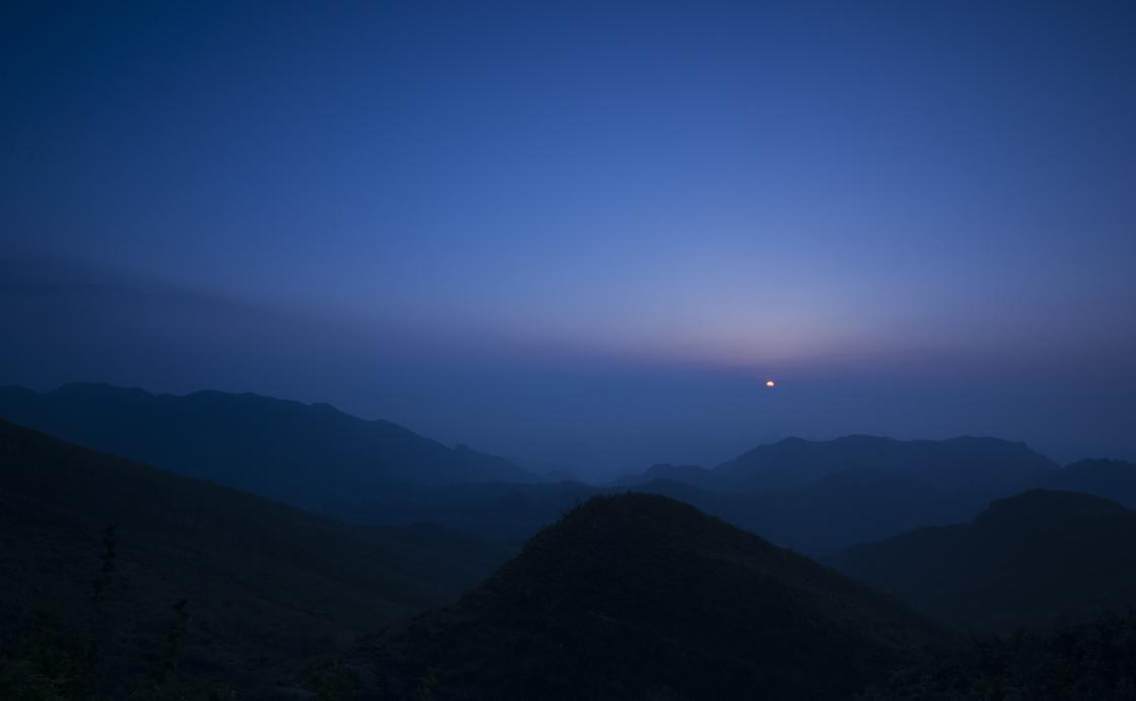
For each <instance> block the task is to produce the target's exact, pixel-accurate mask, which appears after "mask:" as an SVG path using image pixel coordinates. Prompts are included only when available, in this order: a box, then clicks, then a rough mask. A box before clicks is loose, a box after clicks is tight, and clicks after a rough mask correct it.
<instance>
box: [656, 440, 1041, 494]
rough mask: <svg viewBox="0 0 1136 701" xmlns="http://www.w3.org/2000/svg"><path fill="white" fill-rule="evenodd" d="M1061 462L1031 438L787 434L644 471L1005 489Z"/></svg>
mask: <svg viewBox="0 0 1136 701" xmlns="http://www.w3.org/2000/svg"><path fill="white" fill-rule="evenodd" d="M1057 469H1058V465H1057V463H1055V462H1053V461H1052V460H1050V459H1049V458H1046V457H1045V456H1043V455H1041V454H1039V453H1036V452H1034V451H1032V450H1030V449H1029V447H1028V446H1027V445H1026V444H1025V443H1017V442H1012V441H1005V440H1001V439H998V438H987V437H974V436H960V437H958V438H950V439H946V440H940V441H934V440H912V441H903V440H897V439H894V438H885V437H880V436H868V435H850V436H844V437H841V438H836V439H833V440H829V441H809V440H805V439H803V438H785V439H783V440H780V441H777V442H775V443H768V444H764V445H760V446H758V447H756V448H754V449H752V450H750V451H748V452H746V453H743V454H742V455H739V456H738V457H736V458H734V459H733V460H729V461H727V462H724V463H722V464H720V465H718V466H716V467H714V468H711V469H705V468H700V467H698V466H694V465H683V466H673V465H656V466H653V467H652V468H650V469H649V470H648V471H647V472H646V473H645V474H644V477H646V478H648V479H656V478H664V479H671V480H676V481H683V482H688V483H690V484H693V485H695V486H698V487H702V488H706V489H719V490H730V491H739V490H740V491H765V492H769V491H792V490H798V489H803V488H806V487H808V486H810V485H812V484H815V483H817V482H819V481H822V480H824V479H827V478H831V477H833V476H834V475H838V474H842V473H856V472H860V471H865V472H871V473H875V474H888V473H891V474H897V475H903V476H905V477H909V478H913V479H917V480H919V481H921V482H924V483H926V484H928V485H929V486H934V487H942V488H947V489H955V490H958V489H963V490H966V489H973V490H988V489H995V490H1004V489H1013V488H1015V487H1017V486H1021V485H1028V484H1032V483H1034V482H1036V481H1038V480H1041V479H1044V476H1045V475H1046V474H1047V473H1051V472H1055V471H1056V470H1057Z"/></svg>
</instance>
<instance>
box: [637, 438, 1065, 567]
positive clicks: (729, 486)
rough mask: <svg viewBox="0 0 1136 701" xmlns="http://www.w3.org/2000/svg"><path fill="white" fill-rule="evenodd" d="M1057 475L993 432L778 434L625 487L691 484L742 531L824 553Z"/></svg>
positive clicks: (957, 516) (659, 470) (968, 514)
mask: <svg viewBox="0 0 1136 701" xmlns="http://www.w3.org/2000/svg"><path fill="white" fill-rule="evenodd" d="M1058 472H1059V466H1058V465H1057V463H1055V462H1053V461H1052V460H1050V459H1049V458H1047V457H1045V456H1043V455H1041V454H1039V453H1036V452H1034V451H1032V450H1030V449H1029V447H1028V446H1026V445H1025V444H1024V443H1015V442H1011V441H1004V440H1000V439H997V438H978V437H967V436H964V437H959V438H952V439H948V440H942V441H933V440H915V441H901V440H896V439H892V438H883V437H878V436H864V435H852V436H845V437H843V438H837V439H834V440H830V441H808V440H804V439H801V438H786V439H784V440H781V441H777V442H775V443H769V444H766V445H761V446H758V447H756V448H754V449H752V450H750V451H748V452H746V453H743V454H742V455H740V456H738V457H737V458H734V459H733V460H730V461H727V462H725V463H722V464H721V465H718V466H717V467H714V468H711V469H704V468H700V467H697V466H669V465H657V466H654V467H652V468H650V469H649V470H647V472H646V473H644V474H643V476H642V477H640V478H638V480H636V479H635V478H631V479H627V480H624V484H629V485H635V486H637V488H641V489H647V490H650V491H654V490H655V489H656V488H658V487H663V488H665V489H667V490H669V491H672V492H673V491H675V490H676V489H677V487H676V486H675V484H676V483H681V484H683V485H686V486H688V487H691V488H694V489H697V490H698V492H697V493H695V494H694V496H693V498H692V499H690V501H692V503H695V504H698V505H699V506H701V507H702V508H706V509H707V510H709V511H710V512H712V513H714V514H717V515H719V516H722V517H723V518H727V519H728V520H730V521H731V522H733V523H736V524H738V525H740V526H742V527H743V528H746V529H748V530H751V531H753V532H755V533H761V534H763V535H765V536H766V537H768V538H770V539H771V540H773V541H774V542H777V543H780V544H782V545H787V546H789V547H793V548H796V549H799V550H803V551H805V552H811V553H828V552H832V551H834V550H837V549H840V548H844V547H847V546H849V545H851V544H853V543H856V542H867V541H873V540H879V539H880V538H885V537H887V536H890V535H895V534H897V533H901V532H903V531H906V530H910V529H912V528H917V527H919V526H925V525H933V524H949V523H957V522H959V521H964V520H967V519H970V518H972V517H973V516H974V514H976V513H978V511H980V510H981V509H982V508H984V507H985V505H986V504H987V503H989V502H990V501H991V500H992V499H997V498H1000V497H1005V496H1010V495H1012V494H1016V493H1018V492H1021V491H1023V490H1026V489H1030V488H1034V487H1039V486H1045V485H1047V484H1048V483H1049V481H1050V480H1051V479H1053V478H1054V475H1056V474H1057V473H1058ZM666 483H670V485H671V486H669V487H667V486H666ZM652 485H654V486H652Z"/></svg>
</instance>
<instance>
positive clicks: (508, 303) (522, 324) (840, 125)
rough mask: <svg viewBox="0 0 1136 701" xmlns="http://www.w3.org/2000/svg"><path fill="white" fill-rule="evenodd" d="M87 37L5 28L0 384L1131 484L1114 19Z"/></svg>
mask: <svg viewBox="0 0 1136 701" xmlns="http://www.w3.org/2000/svg"><path fill="white" fill-rule="evenodd" d="M116 7H118V8H119V11H116V12H106V8H101V9H100V8H96V7H94V6H82V5H80V6H76V7H69V8H68V7H61V6H49V7H44V6H39V4H31V5H29V6H27V7H22V8H21V7H16V6H12V5H6V9H5V10H4V13H5V14H4V17H3V29H0V31H2V32H3V33H4V37H3V38H4V41H3V43H2V46H3V48H2V49H0V50H2V51H3V53H4V72H3V77H2V80H3V96H4V103H5V105H6V106H5V109H3V110H0V125H2V126H3V131H4V134H5V149H4V152H3V159H4V168H3V169H2V171H0V179H2V186H3V192H4V198H3V199H4V203H3V208H2V210H0V212H2V216H3V229H2V231H3V233H2V234H0V236H2V237H3V238H2V239H0V242H2V243H3V255H4V257H5V259H6V262H5V264H4V265H5V268H4V270H5V278H4V282H3V283H0V284H3V299H2V300H0V304H3V310H4V311H5V312H6V314H7V319H8V323H7V324H6V325H5V326H6V331H7V332H11V337H12V338H15V339H17V340H16V341H15V342H13V343H6V344H5V346H6V347H5V348H4V349H3V351H2V352H3V353H4V355H3V357H2V358H0V360H3V365H2V366H0V367H2V368H3V374H2V376H0V381H3V382H9V383H16V384H27V385H32V386H36V387H44V388H45V387H49V386H51V385H53V384H56V383H59V382H63V381H67V380H108V381H112V382H116V383H122V384H132V385H143V386H146V387H150V388H153V389H159V390H172V391H185V390H191V389H196V388H202V387H213V388H220V389H232V390H250V391H258V392H262V393H267V394H278V395H279V394H282V395H286V396H295V397H297V398H301V399H308V400H313V401H315V400H329V401H332V402H335V403H337V404H340V405H342V406H343V407H344V408H347V409H351V410H354V411H357V412H359V413H361V414H363V415H366V416H384V417H386V418H389V419H392V420H395V421H401V422H404V423H407V424H409V425H410V426H411V427H413V428H416V429H418V430H420V431H422V432H425V433H428V434H431V435H435V436H437V437H439V438H441V439H444V440H463V441H465V442H468V443H470V444H472V445H474V446H477V447H482V448H485V449H490V450H496V451H499V452H503V453H505V454H508V455H511V456H515V457H517V458H519V459H522V460H526V461H529V462H530V463H532V464H535V465H541V466H545V465H547V466H550V468H551V467H563V468H566V469H570V470H576V471H580V472H582V473H588V474H591V473H593V472H597V471H599V472H603V473H604V474H614V473H616V472H618V471H621V470H624V469H635V468H637V467H641V466H642V465H641V463H644V462H651V461H674V462H681V461H690V462H702V463H713V462H715V461H717V460H721V459H725V458H727V457H729V456H730V454H731V453H732V452H735V451H737V450H740V449H744V448H746V447H749V446H750V445H751V444H752V443H753V442H755V441H757V440H767V439H772V438H778V437H781V436H783V435H786V434H790V433H793V434H798V435H806V436H812V437H828V436H831V435H835V434H838V433H845V432H852V431H871V432H877V433H886V434H891V435H899V436H913V435H921V436H927V437H939V436H945V435H952V434H955V433H983V434H995V435H1001V436H1004V437H1007V438H1018V439H1025V440H1029V441H1030V442H1031V443H1034V444H1035V445H1037V447H1039V448H1041V449H1044V450H1048V451H1050V452H1051V453H1053V454H1054V455H1055V457H1059V458H1065V459H1068V458H1072V457H1078V456H1081V455H1087V454H1112V455H1116V456H1119V457H1125V456H1127V457H1136V430H1133V428H1132V427H1133V426H1136V410H1134V404H1136V367H1134V364H1136V361H1133V358H1134V357H1136V311H1134V310H1136V278H1134V276H1133V270H1134V269H1136V199H1134V198H1133V193H1134V192H1136V42H1134V41H1133V36H1134V33H1136V19H1134V12H1133V8H1132V5H1131V3H1119V2H1118V3H1092V2H1090V3H1063V4H1055V3H1053V4H1051V3H1022V4H1015V3H939V4H934V3H875V2H866V3H808V2H804V3H802V2H792V3H784V4H780V3H752V2H746V3H713V2H710V3H682V4H680V3H674V4H672V3H659V2H652V3H611V2H604V3H506V4H501V3H494V2H477V3H430V2H406V3H402V2H396V3H371V4H362V3H361V4H358V5H352V6H346V5H342V4H338V3H332V4H326V3H266V4H257V3H232V4H225V5H222V4H218V5H212V4H209V3H137V4H129V3H127V4H124V5H122V6H116ZM6 335H7V334H6ZM770 376H773V377H775V378H777V380H778V386H777V390H776V391H775V392H769V391H767V390H766V388H764V387H762V386H761V383H762V382H763V381H764V380H765V379H766V378H768V377H770ZM782 380H783V381H784V382H783V384H782Z"/></svg>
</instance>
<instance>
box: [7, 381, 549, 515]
mask: <svg viewBox="0 0 1136 701" xmlns="http://www.w3.org/2000/svg"><path fill="white" fill-rule="evenodd" d="M0 417H3V418H6V419H8V420H10V421H13V422H15V423H18V424H21V425H24V426H29V427H31V428H35V429H38V430H41V431H45V432H47V433H50V434H52V435H56V436H59V437H61V438H64V439H66V440H70V441H74V442H76V443H80V444H82V445H85V446H88V447H91V448H94V449H96V450H101V451H104V452H109V453H113V454H116V455H121V456H123V457H127V458H130V459H134V460H139V461H143V462H147V463H150V464H153V465H157V466H159V467H163V468H166V469H169V470H173V471H175V472H179V473H181V474H185V475H189V476H192V477H199V478H203V479H209V480H212V481H215V482H218V483H220V484H225V485H229V486H233V487H238V488H241V489H247V490H250V491H252V492H255V493H257V494H260V495H263V496H268V497H270V498H274V499H279V500H282V501H286V502H289V503H293V504H298V505H301V506H306V507H314V508H321V507H322V506H323V505H324V504H325V503H327V502H330V501H334V500H335V499H337V498H342V497H345V496H350V495H354V494H357V493H359V492H360V491H361V490H366V491H381V490H383V489H387V488H391V487H392V486H402V485H415V486H422V485H443V484H461V483H467V482H494V481H501V482H529V481H533V480H534V477H533V476H532V475H531V474H530V473H528V472H527V471H525V470H523V469H522V468H520V467H518V466H516V465H514V464H513V463H511V462H509V461H508V460H505V459H504V458H499V457H496V456H493V455H487V454H484V453H479V452H477V451H474V450H470V449H467V448H464V447H459V448H449V447H447V446H445V445H443V444H441V443H438V442H437V441H433V440H430V439H428V438H424V437H422V436H420V435H418V434H416V433H414V432H412V431H410V430H408V429H406V428H403V427H402V426H399V425H397V424H393V423H390V422H388V421H366V420H363V419H359V418H356V417H354V416H351V415H349V414H345V413H343V412H341V411H339V410H337V409H335V408H334V407H332V406H330V405H328V404H303V403H301V402H294V401H287V400H282V399H274V398H270V397H264V396H260V395H255V394H228V393H224V392H217V391H202V392H195V393H193V394H187V395H182V396H177V395H169V394H151V393H149V392H146V391H143V390H140V389H127V388H120V387H113V386H110V385H102V384H70V385H64V386H62V387H60V388H58V389H56V390H54V391H51V392H46V393H42V394H40V393H37V392H34V391H32V390H28V389H24V388H19V387H5V388H0Z"/></svg>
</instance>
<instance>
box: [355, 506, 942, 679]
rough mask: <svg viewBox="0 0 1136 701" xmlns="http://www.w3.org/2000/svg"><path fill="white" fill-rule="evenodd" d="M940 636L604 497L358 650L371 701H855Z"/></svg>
mask: <svg viewBox="0 0 1136 701" xmlns="http://www.w3.org/2000/svg"><path fill="white" fill-rule="evenodd" d="M936 639H938V633H937V631H936V630H935V629H934V628H932V627H931V626H930V625H929V624H927V623H925V622H924V621H922V620H921V619H919V618H918V617H916V616H915V615H913V614H910V613H908V612H907V611H906V610H905V609H904V608H903V607H902V606H900V605H898V604H896V603H894V602H893V601H891V600H889V599H888V598H886V597H884V596H880V595H877V594H875V593H873V592H871V591H869V590H867V589H865V588H863V587H861V586H860V585H858V584H855V583H853V582H851V581H849V580H847V579H845V578H844V577H842V576H840V575H839V574H837V573H836V572H834V571H832V570H829V569H827V568H825V567H822V566H820V565H818V564H816V563H814V562H812V561H810V560H808V559H806V558H804V557H801V556H799V555H796V554H794V553H792V552H790V551H788V550H783V549H781V548H778V547H775V546H773V545H771V544H769V543H768V542H766V541H764V540H762V539H761V538H758V537H756V536H753V535H750V534H748V533H745V532H743V531H740V530H738V529H736V528H734V527H732V526H729V525H727V524H726V523H723V522H722V521H719V520H717V519H715V518H712V517H709V516H706V515H704V514H703V513H701V512H699V511H698V510H696V509H695V508H693V507H691V506H689V505H687V504H683V503H680V502H677V501H674V500H672V499H668V498H665V497H661V496H657V495H646V494H624V495H620V496H610V497H597V498H594V499H592V500H590V501H588V502H587V503H585V504H584V505H582V506H580V507H579V508H577V509H575V510H574V511H572V512H571V513H569V514H568V515H567V516H565V517H564V518H563V519H562V520H561V521H560V522H558V523H556V524H555V525H553V526H551V527H548V528H546V529H544V530H543V531H541V532H540V533H539V534H538V535H537V536H536V537H534V538H533V539H532V540H531V541H530V542H529V543H528V545H527V546H526V547H525V549H524V551H523V552H522V553H521V554H520V555H519V556H518V557H517V558H516V559H514V560H512V561H510V562H509V563H507V564H506V565H505V566H504V567H502V568H501V570H500V571H498V573H497V574H496V575H495V576H494V577H493V578H491V579H490V580H489V581H487V582H486V583H485V584H483V585H481V586H480V587H478V588H476V589H474V590H473V591H471V592H470V593H468V594H467V595H466V596H465V597H463V598H462V600H461V601H460V602H459V603H458V604H456V605H454V606H452V607H450V608H446V609H442V610H438V611H434V612H431V613H427V614H424V615H422V616H420V617H418V618H416V619H414V620H413V621H411V622H409V623H408V624H404V625H400V626H397V627H395V628H392V629H390V630H388V631H387V632H386V633H384V634H383V635H381V636H379V637H378V638H377V639H375V640H372V641H370V642H369V643H367V644H365V645H363V646H361V648H360V650H359V653H358V654H357V655H356V657H355V658H356V660H357V661H358V663H359V665H360V668H361V669H362V670H364V672H365V676H366V677H368V678H369V684H370V686H371V691H372V693H373V695H374V696H375V697H376V698H432V699H437V700H442V699H485V698H494V699H536V698H540V699H560V698H564V699H568V698H571V699H580V698H605V699H607V698H612V699H614V698H621V699H623V698H626V699H647V698H657V699H703V698H765V699H799V698H813V699H823V698H848V697H849V696H850V695H851V694H852V693H854V692H855V691H857V690H859V689H861V688H863V687H864V686H865V685H867V684H868V683H869V682H870V681H872V680H874V679H878V678H880V676H881V675H883V674H885V673H886V671H887V670H888V669H890V668H891V667H892V666H893V665H896V664H898V663H900V662H901V661H903V660H905V659H908V658H909V657H910V656H911V655H912V654H913V650H916V649H918V648H919V647H920V646H921V645H923V644H926V643H930V642H932V641H935V640H936Z"/></svg>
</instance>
